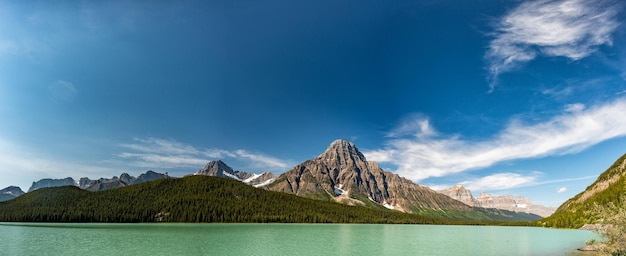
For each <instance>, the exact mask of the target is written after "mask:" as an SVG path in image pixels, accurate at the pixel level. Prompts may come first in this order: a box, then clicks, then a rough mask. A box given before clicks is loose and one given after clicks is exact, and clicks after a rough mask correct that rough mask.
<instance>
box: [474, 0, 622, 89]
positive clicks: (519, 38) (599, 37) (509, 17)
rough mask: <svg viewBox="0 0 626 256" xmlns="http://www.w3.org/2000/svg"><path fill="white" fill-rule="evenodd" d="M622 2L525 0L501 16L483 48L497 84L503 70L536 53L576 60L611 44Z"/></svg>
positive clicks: (508, 69) (530, 57) (492, 78)
mask: <svg viewBox="0 0 626 256" xmlns="http://www.w3.org/2000/svg"><path fill="white" fill-rule="evenodd" d="M617 9H618V6H616V4H615V2H613V1H608V0H607V1H605V0H535V1H527V2H524V3H522V4H520V5H519V6H517V7H516V8H514V9H512V10H511V11H510V12H509V13H508V14H506V15H505V16H504V17H502V18H501V19H500V21H499V22H498V23H497V24H496V28H495V29H496V32H495V33H494V39H493V40H492V41H491V42H490V44H489V49H488V51H487V52H486V54H485V59H486V61H487V63H488V69H489V73H490V80H491V81H490V86H491V89H492V90H493V87H494V85H495V84H496V83H497V78H498V76H499V75H500V74H501V73H504V72H507V71H510V70H512V69H514V68H516V67H518V66H519V65H520V64H522V63H525V62H528V61H530V60H533V59H535V58H536V57H537V56H560V57H566V58H569V59H572V60H578V59H581V58H584V57H587V56H589V55H590V54H591V53H593V52H594V51H596V49H597V47H598V46H600V45H612V43H613V42H612V39H611V34H612V33H613V32H614V31H615V29H616V28H617V27H618V26H619V22H618V21H617V19H616V14H617V11H616V10H617Z"/></svg>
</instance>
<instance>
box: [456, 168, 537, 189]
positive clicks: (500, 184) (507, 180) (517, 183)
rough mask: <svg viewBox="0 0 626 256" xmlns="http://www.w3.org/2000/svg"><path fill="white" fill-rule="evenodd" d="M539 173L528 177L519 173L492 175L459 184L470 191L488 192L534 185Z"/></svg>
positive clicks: (533, 173)
mask: <svg viewBox="0 0 626 256" xmlns="http://www.w3.org/2000/svg"><path fill="white" fill-rule="evenodd" d="M540 175H541V173H540V172H532V173H531V174H530V175H522V174H519V173H510V172H506V173H494V174H491V175H488V176H485V177H481V178H478V179H475V180H471V181H464V182H461V183H460V184H461V185H463V186H464V187H466V188H467V189H469V190H471V191H490V190H502V189H510V188H517V187H523V186H529V185H531V184H533V183H535V182H536V181H537V179H538V177H539V176H540Z"/></svg>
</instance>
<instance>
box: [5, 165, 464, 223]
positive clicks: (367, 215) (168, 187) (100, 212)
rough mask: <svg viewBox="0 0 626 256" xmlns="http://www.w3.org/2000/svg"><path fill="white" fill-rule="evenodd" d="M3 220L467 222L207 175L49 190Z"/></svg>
mask: <svg viewBox="0 0 626 256" xmlns="http://www.w3.org/2000/svg"><path fill="white" fill-rule="evenodd" d="M0 221H4V222H6V221H29V222H159V221H163V222H286V223H297V222H309V223H420V224H461V223H462V222H460V221H448V220H441V219H437V218H432V217H427V216H420V215H415V214H407V213H401V212H397V211H391V210H377V209H369V208H365V207H356V206H347V205H343V204H338V203H333V202H324V201H319V200H312V199H306V198H301V197H297V196H294V195H289V194H285V193H279V192H272V191H266V190H262V189H257V188H254V187H252V186H248V185H246V184H243V183H241V182H239V181H235V180H230V179H224V178H218V177H207V176H190V177H185V178H180V179H161V180H157V181H152V182H147V183H142V184H138V185H134V186H129V187H123V188H119V189H114V190H107V191H100V192H89V191H85V190H81V189H79V188H77V187H73V186H67V187H57V188H43V189H39V190H37V191H33V192H31V193H27V194H25V195H23V196H21V197H19V198H16V199H15V200H11V201H7V202H2V203H0Z"/></svg>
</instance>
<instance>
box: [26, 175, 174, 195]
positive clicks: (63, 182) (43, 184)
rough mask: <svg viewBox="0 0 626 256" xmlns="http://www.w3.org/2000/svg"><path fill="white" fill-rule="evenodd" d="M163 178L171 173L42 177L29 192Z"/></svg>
mask: <svg viewBox="0 0 626 256" xmlns="http://www.w3.org/2000/svg"><path fill="white" fill-rule="evenodd" d="M163 178H169V175H168V174H167V173H165V174H162V173H157V172H154V171H151V170H150V171H147V172H146V173H142V174H140V175H139V176H138V177H134V176H130V175H129V174H128V173H122V175H120V177H119V178H118V177H117V176H113V177H112V178H100V179H97V180H91V179H89V178H86V177H83V178H80V179H79V180H78V181H76V180H74V179H73V178H71V177H67V178H65V179H41V180H39V181H35V182H33V184H32V185H31V186H30V188H29V189H28V192H32V191H35V190H37V189H40V188H49V187H61V186H76V187H79V188H81V189H85V190H89V191H102V190H108V189H115V188H121V187H126V186H130V185H135V184H139V183H143V182H148V181H153V180H158V179H163Z"/></svg>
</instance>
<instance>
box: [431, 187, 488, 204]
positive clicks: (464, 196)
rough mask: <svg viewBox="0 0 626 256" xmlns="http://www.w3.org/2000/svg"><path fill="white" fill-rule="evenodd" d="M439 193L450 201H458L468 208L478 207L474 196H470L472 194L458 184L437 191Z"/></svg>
mask: <svg viewBox="0 0 626 256" xmlns="http://www.w3.org/2000/svg"><path fill="white" fill-rule="evenodd" d="M439 193H442V194H444V195H446V196H449V197H451V198H452V199H456V200H459V201H461V202H463V203H465V204H467V205H469V206H478V205H479V202H477V201H476V199H475V198H474V196H472V192H471V191H470V190H469V189H466V188H465V187H463V185H460V184H459V185H455V186H454V187H451V188H449V189H445V190H441V191H439Z"/></svg>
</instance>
